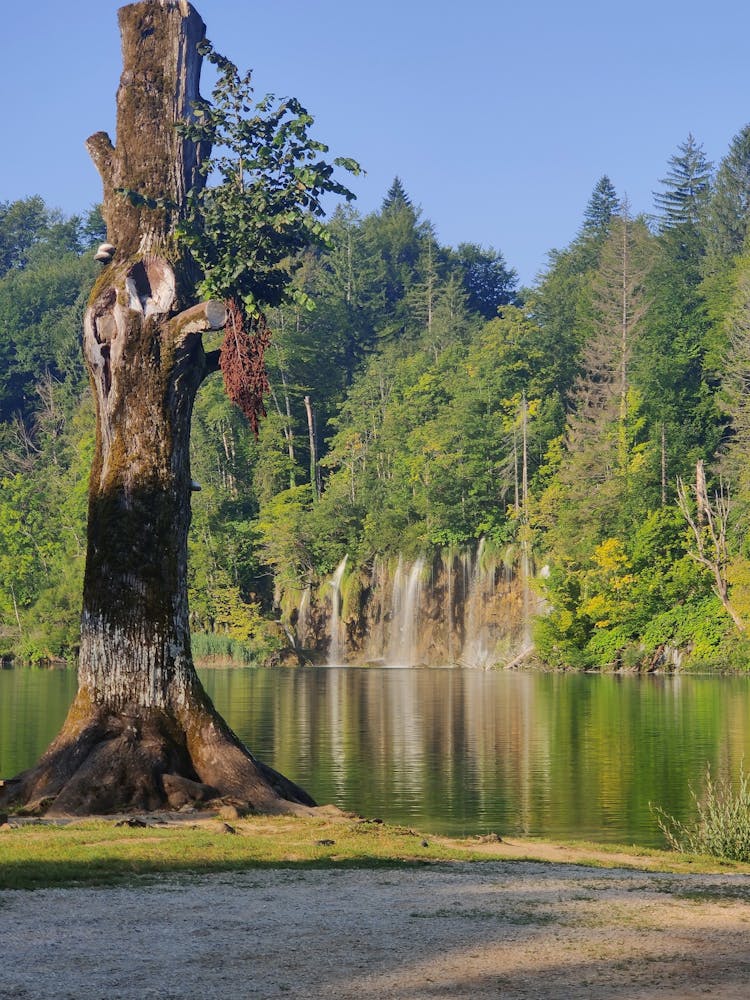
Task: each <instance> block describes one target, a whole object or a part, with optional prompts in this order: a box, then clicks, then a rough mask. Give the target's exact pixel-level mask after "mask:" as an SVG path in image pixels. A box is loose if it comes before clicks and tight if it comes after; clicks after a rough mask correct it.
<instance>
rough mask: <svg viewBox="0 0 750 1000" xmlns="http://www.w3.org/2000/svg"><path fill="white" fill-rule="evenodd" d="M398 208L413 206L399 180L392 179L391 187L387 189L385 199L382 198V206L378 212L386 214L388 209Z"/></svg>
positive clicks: (397, 178)
mask: <svg viewBox="0 0 750 1000" xmlns="http://www.w3.org/2000/svg"><path fill="white" fill-rule="evenodd" d="M400 208H413V205H412V201H411V198H410V197H409V195H408V194H407V193H406V188H405V187H404V185H403V184H402V183H401V178H400V177H394V178H393V182H392V183H391V186H390V187H389V188H388V193H387V194H386V196H385V198H383V204H382V205H381V206H380V211H381V212H387V211H389V210H390V209H400Z"/></svg>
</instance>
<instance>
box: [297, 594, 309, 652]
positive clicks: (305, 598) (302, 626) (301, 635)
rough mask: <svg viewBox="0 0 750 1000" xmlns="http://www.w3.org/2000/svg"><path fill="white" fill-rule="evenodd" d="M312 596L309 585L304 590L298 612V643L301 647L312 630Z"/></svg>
mask: <svg viewBox="0 0 750 1000" xmlns="http://www.w3.org/2000/svg"><path fill="white" fill-rule="evenodd" d="M310 597H311V594H310V587H309V586H307V587H305V589H304V590H303V591H302V597H301V598H300V602H299V611H298V612H297V645H298V646H300V647H301V648H304V646H305V640H306V639H307V633H308V632H309V630H310Z"/></svg>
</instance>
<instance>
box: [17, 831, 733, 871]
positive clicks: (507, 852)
mask: <svg viewBox="0 0 750 1000" xmlns="http://www.w3.org/2000/svg"><path fill="white" fill-rule="evenodd" d="M232 827H233V828H234V830H235V831H236V832H235V833H234V834H232V833H229V832H227V831H226V829H225V824H224V823H222V822H221V821H220V820H218V819H211V818H205V817H204V816H203V815H201V817H200V819H199V820H196V822H195V823H193V822H184V823H180V824H177V825H171V826H158V825H149V826H148V827H146V828H137V829H133V828H129V827H118V826H115V823H114V821H113V820H81V821H76V822H71V823H66V824H64V825H62V824H57V825H53V824H46V823H33V822H32V823H25V824H23V825H18V826H15V825H13V826H11V828H10V829H4V830H2V831H0V889H38V888H44V887H51V886H74V885H117V884H123V883H133V882H134V881H136V882H138V883H139V884H142V883H143V882H144V880H145V881H149V880H151V879H155V878H157V877H160V876H163V875H176V874H178V873H183V875H184V877H186V878H192V877H194V876H196V875H201V874H207V873H212V872H231V871H248V870H252V869H259V868H268V867H274V868H289V869H295V868H344V867H359V868H372V869H377V868H398V867H404V866H414V865H423V864H426V863H427V864H429V863H435V862H454V861H460V862H479V861H543V862H544V861H546V862H551V863H558V864H559V863H572V864H579V865H591V866H596V867H600V868H607V867H611V868H633V869H637V870H651V871H654V870H656V871H667V872H691V873H699V872H713V873H715V872H717V871H722V872H726V871H738V872H739V871H741V872H745V873H748V872H750V866H748V865H736V864H734V865H727V864H721V865H717V862H716V860H715V859H707V858H698V857H685V856H683V855H675V854H672V853H669V852H663V851H652V850H637V851H636V849H634V848H615V847H610V846H607V847H603V846H601V845H592V844H560V843H559V842H555V843H554V844H552V843H550V842H545V841H541V840H539V841H533V840H517V839H516V838H513V840H512V842H511V843H498V844H489V845H488V844H480V843H478V841H477V840H476V839H466V840H453V839H448V838H444V837H432V836H429V835H428V837H427V846H424V843H423V842H424V841H425V837H424V835H423V834H421V833H416V832H415V831H413V830H408V829H406V828H404V827H397V826H389V825H388V824H385V823H383V824H381V823H375V822H369V821H362V820H356V819H351V818H342V817H340V816H314V817H304V818H298V817H291V818H290V817H261V816H258V817H249V818H247V819H243V820H238V821H236V822H234V821H233V822H232ZM321 841H329V842H330V841H332V843H320V842H321ZM623 852H627V854H624V853H623Z"/></svg>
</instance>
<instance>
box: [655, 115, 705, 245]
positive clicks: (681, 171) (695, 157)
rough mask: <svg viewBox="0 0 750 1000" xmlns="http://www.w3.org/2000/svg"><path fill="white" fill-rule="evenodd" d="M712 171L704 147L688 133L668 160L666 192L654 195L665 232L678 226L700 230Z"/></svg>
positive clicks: (660, 225) (661, 181)
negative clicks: (699, 226)
mask: <svg viewBox="0 0 750 1000" xmlns="http://www.w3.org/2000/svg"><path fill="white" fill-rule="evenodd" d="M711 168H712V164H711V162H710V161H709V160H707V159H706V155H705V153H704V152H703V146H702V145H701V144H700V143H699V142H697V141H696V139H695V137H694V136H693V134H692V132H691V133H689V134H688V137H687V139H686V140H685V142H683V143H681V144H680V145H679V146H678V147H677V152H676V153H674V154H673V155H672V156H670V158H669V161H668V170H667V176H666V177H663V178H661V180H660V181H659V183H660V184H662V185H663V186H664V190H663V191H658V192H656V193H655V194H654V201H655V203H656V207H657V209H658V210H659V212H660V213H661V215H660V219H659V228H660V230H661V231H662V232H664V231H665V230H668V229H674V228H676V227H679V226H681V227H684V226H690V227H695V228H697V226H698V224H699V222H700V220H701V218H702V216H703V212H704V210H705V207H706V204H707V202H708V198H709V194H710V191H711Z"/></svg>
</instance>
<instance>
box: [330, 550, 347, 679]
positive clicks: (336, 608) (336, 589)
mask: <svg viewBox="0 0 750 1000" xmlns="http://www.w3.org/2000/svg"><path fill="white" fill-rule="evenodd" d="M348 558H349V556H348V555H345V556H344V558H343V559H342V560H341V562H340V563H339V564H338V566H337V567H336V572H335V573H334V574H333V577H332V578H331V582H330V587H331V617H330V618H329V638H330V641H329V644H328V663H329V664H330V665H331V666H336V665H339V664H341V663H343V662H344V636H343V634H342V632H343V629H342V625H341V580H342V579H343V576H344V570H345V569H346V562H347V559H348Z"/></svg>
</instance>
